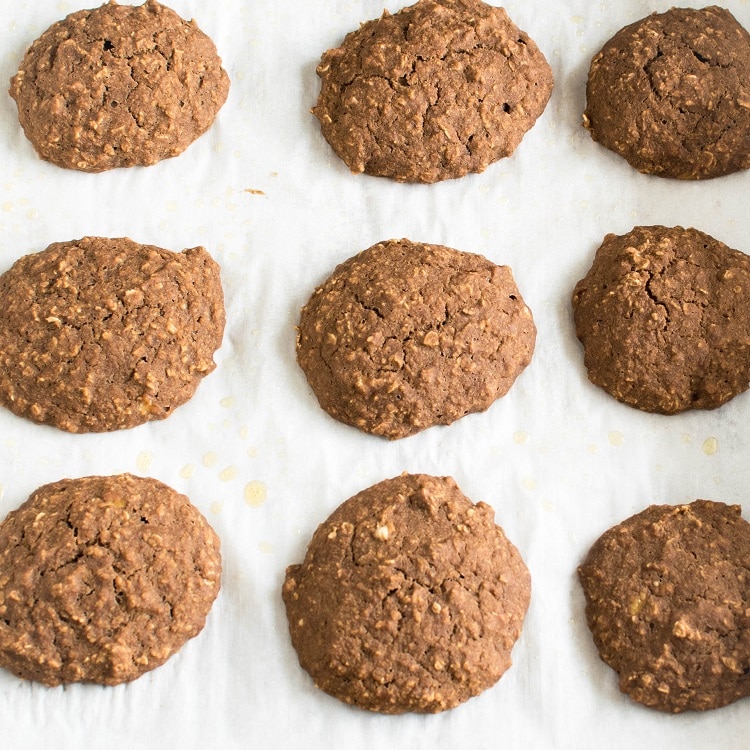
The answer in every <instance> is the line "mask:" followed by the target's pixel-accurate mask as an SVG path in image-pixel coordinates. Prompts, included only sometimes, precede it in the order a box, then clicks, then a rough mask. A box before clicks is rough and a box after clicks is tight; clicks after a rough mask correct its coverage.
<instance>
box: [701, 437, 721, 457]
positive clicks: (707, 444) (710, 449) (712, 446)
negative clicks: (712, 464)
mask: <svg viewBox="0 0 750 750" xmlns="http://www.w3.org/2000/svg"><path fill="white" fill-rule="evenodd" d="M718 450H719V441H718V440H717V439H716V438H715V437H710V438H706V439H705V440H704V441H703V452H704V453H705V454H706V455H707V456H713V455H714V453H716V451H718Z"/></svg>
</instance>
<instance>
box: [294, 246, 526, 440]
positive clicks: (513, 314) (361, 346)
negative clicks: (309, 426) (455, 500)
mask: <svg viewBox="0 0 750 750" xmlns="http://www.w3.org/2000/svg"><path fill="white" fill-rule="evenodd" d="M535 340H536V327H535V325H534V320H533V318H532V316H531V311H530V310H529V308H528V307H527V306H526V305H525V304H524V302H523V299H522V298H521V295H520V293H519V291H518V288H517V287H516V284H515V282H514V281H513V274H512V273H511V270H510V268H508V267H507V266H496V265H495V264H494V263H492V262H490V261H489V260H487V259H486V258H484V257H482V256H481V255H473V254H471V253H464V252H460V251H459V250H453V249H451V248H448V247H443V246H442V245H427V244H423V243H417V242H410V241H409V240H390V241H387V242H381V243H379V244H377V245H373V246H372V247H370V248H368V249H367V250H364V251H363V252H361V253H359V255H356V256H354V257H353V258H350V259H349V260H347V261H346V262H345V263H342V264H341V265H340V266H338V267H337V268H336V270H335V271H334V272H333V274H332V275H331V277H330V278H329V279H328V280H327V281H326V282H325V283H324V284H323V285H322V286H320V287H319V288H318V289H316V290H315V292H314V294H313V295H312V297H311V298H310V300H309V302H308V303H307V305H306V306H305V307H304V308H303V310H302V314H301V317H300V323H299V329H298V335H297V360H298V362H299V364H300V366H301V367H302V369H303V370H304V372H305V375H306V376H307V380H308V382H309V383H310V386H311V387H312V389H313V391H314V392H315V395H316V396H317V398H318V401H319V402H320V405H321V406H322V407H323V409H325V411H327V412H328V413H329V414H330V415H331V416H332V417H334V419H338V420H339V421H341V422H344V423H346V424H350V425H353V426H355V427H358V428H359V429H361V430H364V431H365V432H369V433H372V434H373V435H383V436H385V437H387V438H390V439H391V440H394V439H397V438H402V437H407V436H408V435H413V434H414V433H416V432H419V431H420V430H423V429H425V428H427V427H431V426H432V425H437V424H450V423H451V422H453V421H455V420H456V419H459V418H460V417H463V416H464V415H466V414H468V413H469V412H475V411H483V410H484V409H487V408H488V407H489V406H490V404H492V403H493V401H495V400H496V399H498V398H500V397H501V396H503V395H505V393H506V392H507V391H508V389H509V388H510V387H511V385H513V382H514V381H515V379H516V377H517V376H518V375H519V374H520V373H521V371H522V370H523V369H524V368H525V367H526V365H528V364H529V362H530V361H531V355H532V352H533V350H534V343H535Z"/></svg>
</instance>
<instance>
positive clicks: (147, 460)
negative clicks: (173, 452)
mask: <svg viewBox="0 0 750 750" xmlns="http://www.w3.org/2000/svg"><path fill="white" fill-rule="evenodd" d="M153 463H154V454H153V453H152V452H151V451H141V452H140V453H139V454H138V458H137V459H136V460H135V465H136V466H137V467H138V471H144V472H145V471H148V470H149V469H150V468H151V464H153Z"/></svg>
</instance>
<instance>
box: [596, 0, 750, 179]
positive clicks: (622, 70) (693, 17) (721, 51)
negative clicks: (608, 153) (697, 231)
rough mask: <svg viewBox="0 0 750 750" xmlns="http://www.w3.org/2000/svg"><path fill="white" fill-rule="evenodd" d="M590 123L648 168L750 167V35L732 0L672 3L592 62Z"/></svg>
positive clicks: (716, 170) (680, 174)
mask: <svg viewBox="0 0 750 750" xmlns="http://www.w3.org/2000/svg"><path fill="white" fill-rule="evenodd" d="M584 125H585V127H586V128H588V130H589V131H590V132H591V135H592V137H593V138H594V140H596V141H599V142H600V143H602V144H603V145H604V146H606V147H607V148H609V149H611V150H612V151H614V152H616V153H618V154H620V155H621V156H623V157H625V159H627V161H628V162H629V163H630V164H631V165H632V166H633V167H635V168H636V169H638V170H639V171H641V172H644V173H646V174H655V175H660V176H662V177H676V178H679V179H683V180H699V179H705V178H709V177H719V176H721V175H725V174H729V173H730V172H736V171H737V170H740V169H747V168H748V167H750V35H748V33H747V31H745V29H744V28H742V26H740V24H739V23H738V22H737V20H736V19H735V18H734V16H733V15H732V14H731V13H730V12H729V11H728V10H725V9H724V8H717V7H710V8H702V9H699V10H695V9H692V8H672V9H671V10H668V11H667V12H666V13H658V14H653V15H651V16H648V17H647V18H644V19H642V20H640V21H637V22H636V23H633V24H630V25H629V26H626V27H625V28H624V29H621V30H620V31H619V32H617V34H615V36H614V37H612V39H610V40H609V41H608V42H607V43H606V44H605V45H604V47H603V49H602V50H601V52H599V53H598V54H597V55H596V56H595V57H594V59H593V60H592V62H591V69H590V71H589V79H588V86H587V108H586V112H585V114H584Z"/></svg>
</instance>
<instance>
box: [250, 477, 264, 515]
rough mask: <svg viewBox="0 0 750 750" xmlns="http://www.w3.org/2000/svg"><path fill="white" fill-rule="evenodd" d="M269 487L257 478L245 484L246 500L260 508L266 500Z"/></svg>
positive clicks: (254, 506) (252, 505)
mask: <svg viewBox="0 0 750 750" xmlns="http://www.w3.org/2000/svg"><path fill="white" fill-rule="evenodd" d="M267 497H268V488H267V487H266V485H265V484H263V482H260V481H258V480H257V479H256V480H254V481H252V482H248V483H247V484H246V485H245V502H246V503H247V504H248V505H250V506H251V507H253V508H260V506H261V505H263V503H265V502H266V498H267Z"/></svg>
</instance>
